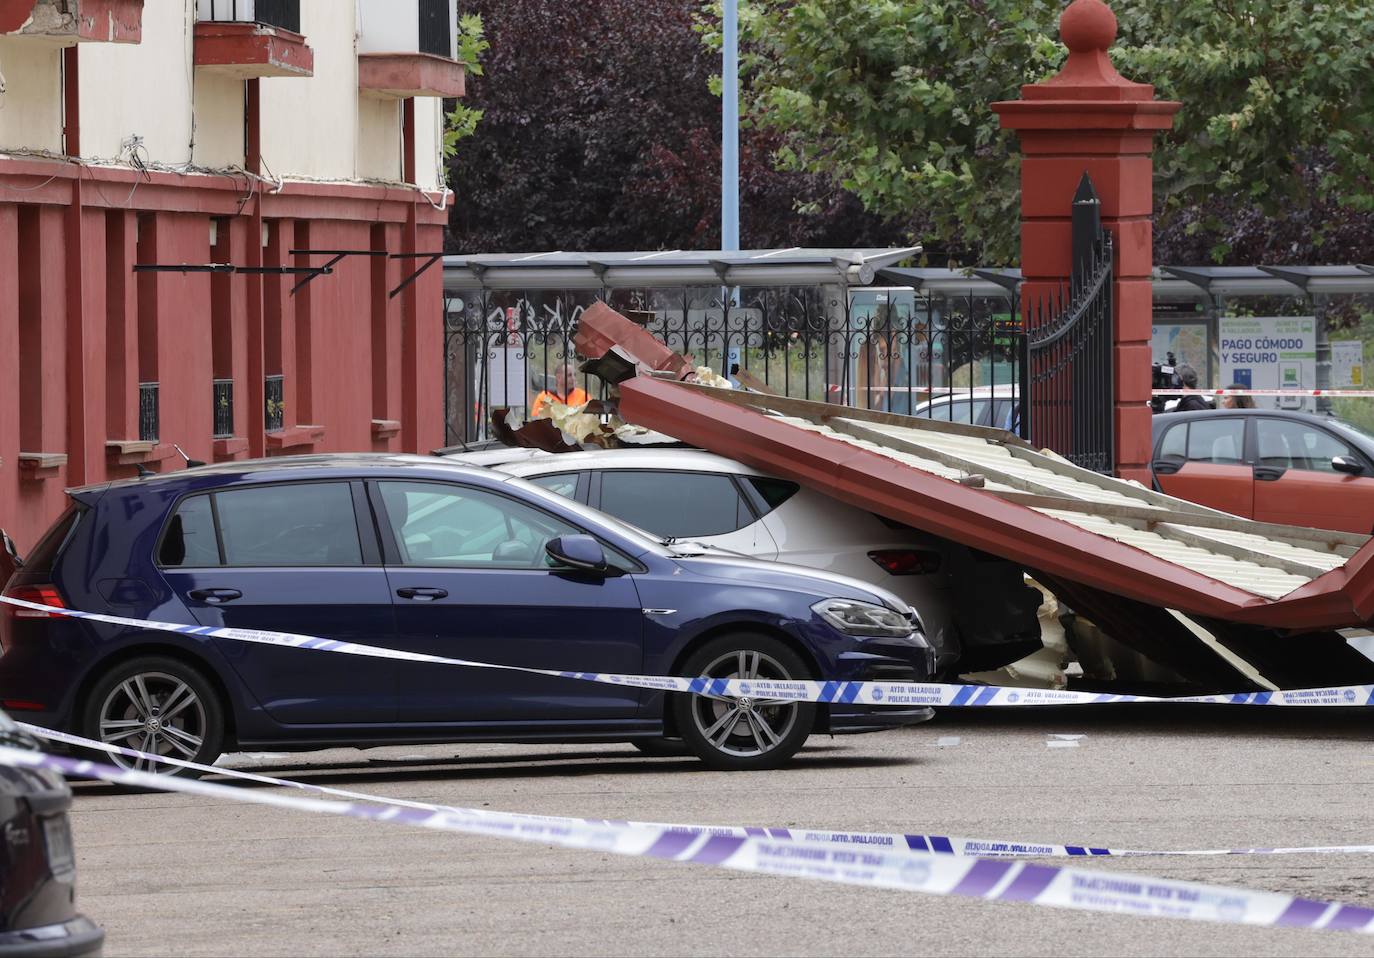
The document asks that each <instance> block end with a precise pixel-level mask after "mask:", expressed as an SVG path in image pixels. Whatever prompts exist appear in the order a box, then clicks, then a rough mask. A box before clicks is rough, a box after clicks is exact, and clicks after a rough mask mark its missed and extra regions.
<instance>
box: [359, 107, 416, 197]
mask: <svg viewBox="0 0 1374 958" xmlns="http://www.w3.org/2000/svg"><path fill="white" fill-rule="evenodd" d="M353 99H354V102H356V103H357V105H358V176H359V177H360V178H362V179H366V180H393V181H395V180H399V179H400V178H401V101H400V100H393V99H390V98H382V97H373V96H358V95H357V93H354V96H353ZM416 156H417V157H418V156H419V154H418V153H417V154H416Z"/></svg>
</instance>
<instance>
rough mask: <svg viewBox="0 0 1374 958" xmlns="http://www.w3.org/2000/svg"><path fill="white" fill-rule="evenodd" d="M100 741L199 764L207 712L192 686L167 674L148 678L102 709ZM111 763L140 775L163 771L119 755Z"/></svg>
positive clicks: (116, 693) (128, 683) (128, 682)
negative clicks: (141, 773)
mask: <svg viewBox="0 0 1374 958" xmlns="http://www.w3.org/2000/svg"><path fill="white" fill-rule="evenodd" d="M100 741H102V742H104V743H105V744H106V745H120V746H123V747H124V748H132V749H136V750H138V751H140V752H147V753H149V754H151V755H169V756H171V757H172V758H179V759H181V760H182V761H186V762H189V761H194V760H195V757H196V756H197V755H199V754H200V752H201V749H202V748H204V746H205V706H204V705H203V704H202V703H201V701H200V697H199V696H197V695H196V693H195V692H194V691H193V690H192V688H191V686H190V685H189V684H187V683H186V682H183V681H182V680H181V679H178V678H177V677H176V676H173V675H167V674H166V673H164V672H143V673H140V674H138V675H134V676H131V677H130V678H128V679H125V680H124V681H123V682H121V683H119V685H117V686H115V687H114V688H113V689H111V690H110V693H109V694H108V695H107V696H105V701H104V702H103V703H102V704H101V706H100ZM110 758H111V760H112V761H114V762H115V764H117V765H119V766H120V767H121V768H131V769H134V770H135V771H139V772H154V771H158V770H159V768H161V766H159V765H158V764H157V763H156V762H154V761H152V760H150V759H145V758H137V759H136V758H129V757H128V756H125V755H120V754H119V753H118V752H112V753H110Z"/></svg>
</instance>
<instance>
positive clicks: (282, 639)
mask: <svg viewBox="0 0 1374 958" xmlns="http://www.w3.org/2000/svg"><path fill="white" fill-rule="evenodd" d="M0 602H3V603H8V604H10V605H13V606H16V607H19V608H24V609H29V610H32V611H35V612H43V613H46V614H48V615H53V616H59V617H61V616H65V617H68V618H75V619H86V620H90V621H93V622H104V623H106V624H108V625H122V626H126V627H128V628H135V629H154V630H157V631H162V632H174V633H177V634H179V635H190V636H196V637H199V638H213V639H226V640H229V641H234V642H247V643H251V644H255V645H271V646H277V647H279V648H292V649H307V650H310V651H314V652H335V653H339V654H341V655H357V656H364V657H367V658H377V659H390V660H393V661H400V662H416V663H422V664H428V665H451V666H460V667H462V668H471V669H496V670H500V671H503V672H521V673H524V674H527V675H544V676H549V677H551V678H562V679H574V680H577V681H582V682H596V683H599V684H602V685H620V686H626V687H629V688H641V689H649V690H652V691H658V692H686V693H690V694H693V695H702V696H705V697H707V698H717V699H727V700H735V699H741V698H747V699H749V700H750V703H751V705H752V706H753V707H755V708H759V707H763V708H766V707H768V706H770V705H777V704H785V703H791V702H812V703H826V704H843V705H881V706H889V707H891V706H908V707H911V706H916V707H921V706H927V707H934V706H939V707H961V708H983V707H988V708H995V707H1007V706H1016V707H1025V706H1046V705H1126V704H1136V705H1145V704H1150V705H1158V704H1171V705H1177V704H1185V705H1263V706H1296V707H1313V706H1369V705H1374V685H1341V686H1331V687H1327V688H1312V689H1289V690H1284V691H1276V692H1237V693H1227V694H1222V695H1185V696H1175V697H1172V698H1160V697H1157V696H1150V695H1116V694H1111V693H1106V692H1073V691H1069V690H1066V689H1024V688H1007V687H1005V686H998V685H959V684H946V683H936V682H931V683H922V682H842V681H834V680H830V681H825V680H810V679H807V680H786V681H783V680H776V679H737V678H711V677H709V676H702V677H698V678H677V677H674V676H666V675H630V674H622V673H615V672H567V671H558V670H554V669H536V668H530V667H527V666H521V665H499V664H496V663H492V662H477V661H473V660H471V659H456V658H447V657H445V656H442V655H428V654H425V653H423V652H407V651H405V650H403V649H387V648H382V647H380V646H375V645H360V644H358V643H355V642H341V641H338V640H336V639H325V638H320V637H319V636H314V635H303V634H301V633H297V632H274V631H270V630H261V629H237V628H225V627H215V626H208V625H182V624H180V623H176V622H154V621H151V620H148V619H131V618H126V617H124V616H118V615H105V614H103V613H98V612H81V611H78V610H76V609H66V608H61V607H58V606H50V605H42V604H40V603H37V602H29V601H26V600H24V599H15V598H11V597H9V596H0Z"/></svg>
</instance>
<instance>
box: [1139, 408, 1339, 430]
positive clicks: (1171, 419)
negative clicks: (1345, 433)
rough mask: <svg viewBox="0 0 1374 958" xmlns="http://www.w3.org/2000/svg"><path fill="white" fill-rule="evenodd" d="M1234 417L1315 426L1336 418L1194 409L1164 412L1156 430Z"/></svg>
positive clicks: (1272, 411) (1287, 411)
mask: <svg viewBox="0 0 1374 958" xmlns="http://www.w3.org/2000/svg"><path fill="white" fill-rule="evenodd" d="M1222 416H1233V417H1239V418H1244V417H1246V416H1263V417H1265V418H1266V419H1291V420H1294V421H1295V422H1307V423H1313V424H1325V423H1329V422H1330V421H1331V420H1332V419H1334V418H1335V417H1333V416H1322V415H1318V414H1316V413H1310V412H1294V411H1293V410H1291V409H1193V410H1189V411H1187V412H1162V413H1159V414H1158V415H1156V416H1155V417H1154V422H1155V428H1156V430H1158V429H1159V428H1160V427H1161V426H1166V425H1169V424H1171V423H1176V422H1182V421H1184V420H1185V419H1193V418H1203V417H1222Z"/></svg>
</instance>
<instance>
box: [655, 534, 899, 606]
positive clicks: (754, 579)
mask: <svg viewBox="0 0 1374 958" xmlns="http://www.w3.org/2000/svg"><path fill="white" fill-rule="evenodd" d="M673 561H674V562H676V563H677V564H678V565H680V566H682V567H683V568H684V569H686V570H687V571H688V572H691V573H692V574H694V575H699V576H703V577H706V578H711V579H719V580H725V581H730V582H739V583H747V584H749V585H756V586H763V587H765V588H772V589H787V590H789V591H792V592H805V593H808V594H810V595H814V596H815V597H816V599H817V600H820V599H857V600H859V601H861V602H872V603H874V604H876V605H883V606H886V607H887V608H889V609H892V610H893V611H894V612H899V613H901V614H902V615H910V614H911V606H910V605H908V604H907V603H906V602H904V601H903V600H902V599H900V598H899V597H898V596H897V595H896V594H894V593H892V592H888V591H887V590H886V589H879V588H877V587H876V586H873V585H870V584H869V583H867V582H863V581H861V580H859V579H851V578H850V577H849V576H846V575H836V574H835V573H833V572H824V571H821V570H819V569H806V568H803V567H802V566H796V565H788V564H787V563H785V562H769V561H766V560H763V559H750V558H748V557H745V556H738V555H734V554H732V553H728V552H725V550H723V549H719V550H712V551H711V552H709V553H703V554H701V555H674V556H673Z"/></svg>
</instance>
